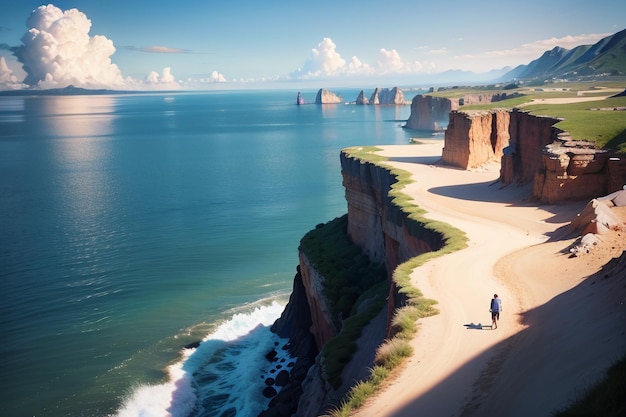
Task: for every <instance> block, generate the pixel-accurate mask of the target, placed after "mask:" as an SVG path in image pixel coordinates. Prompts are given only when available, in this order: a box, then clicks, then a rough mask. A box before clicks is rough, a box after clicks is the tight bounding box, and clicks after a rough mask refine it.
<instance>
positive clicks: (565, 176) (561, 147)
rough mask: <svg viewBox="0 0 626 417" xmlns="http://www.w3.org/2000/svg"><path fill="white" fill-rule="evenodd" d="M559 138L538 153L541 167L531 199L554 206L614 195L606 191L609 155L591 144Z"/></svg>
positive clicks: (535, 179) (536, 174)
mask: <svg viewBox="0 0 626 417" xmlns="http://www.w3.org/2000/svg"><path fill="white" fill-rule="evenodd" d="M565 136H566V135H565ZM562 137H563V136H562V135H559V139H557V140H556V141H554V142H552V143H550V144H548V145H546V146H545V147H544V148H543V149H542V152H540V157H541V159H540V163H541V164H540V166H539V167H537V170H536V171H535V176H534V183H533V196H535V197H536V198H537V199H539V200H541V201H542V202H545V203H558V202H561V201H565V200H585V199H589V198H590V197H593V196H598V195H603V194H606V193H607V192H609V191H614V190H609V189H608V183H609V181H608V179H609V176H608V169H607V163H608V160H609V157H610V153H609V152H608V151H606V150H603V149H597V148H595V146H594V145H593V144H592V143H589V142H585V141H571V140H567V138H566V139H563V138H562ZM625 179H626V178H622V181H623V180H625ZM620 188H621V187H620Z"/></svg>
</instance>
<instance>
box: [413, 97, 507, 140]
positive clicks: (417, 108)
mask: <svg viewBox="0 0 626 417" xmlns="http://www.w3.org/2000/svg"><path fill="white" fill-rule="evenodd" d="M508 97H509V96H508V95H507V94H506V93H501V94H467V95H465V96H463V97H458V98H445V97H435V96H431V95H421V94H419V95H416V96H415V97H413V100H412V101H411V114H410V116H409V118H408V120H407V121H406V124H405V126H404V127H405V128H407V129H414V130H432V131H440V130H444V129H446V128H447V127H448V122H449V121H450V120H449V117H448V116H449V114H450V112H451V111H455V110H459V109H460V108H461V107H463V106H465V105H470V104H484V103H492V102H496V101H500V100H504V99H505V98H508Z"/></svg>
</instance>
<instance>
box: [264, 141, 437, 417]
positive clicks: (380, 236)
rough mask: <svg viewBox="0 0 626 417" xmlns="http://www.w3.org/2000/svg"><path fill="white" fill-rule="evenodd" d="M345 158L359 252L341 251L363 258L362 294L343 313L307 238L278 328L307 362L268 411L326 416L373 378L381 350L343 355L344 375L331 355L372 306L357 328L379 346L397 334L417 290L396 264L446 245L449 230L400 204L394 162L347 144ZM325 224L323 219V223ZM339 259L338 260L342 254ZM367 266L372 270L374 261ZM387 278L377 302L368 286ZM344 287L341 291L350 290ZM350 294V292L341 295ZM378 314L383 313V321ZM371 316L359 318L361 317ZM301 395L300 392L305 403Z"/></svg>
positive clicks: (350, 221) (349, 219)
mask: <svg viewBox="0 0 626 417" xmlns="http://www.w3.org/2000/svg"><path fill="white" fill-rule="evenodd" d="M340 159H341V167H342V176H343V184H344V187H345V190H346V202H347V205H348V214H347V216H345V218H343V219H341V221H342V222H343V224H344V226H342V228H343V229H342V234H343V235H344V236H345V237H346V238H347V239H348V240H349V241H350V242H351V244H352V245H354V247H355V248H357V250H358V253H359V255H357V254H353V255H351V256H345V255H343V254H340V257H341V258H342V259H343V260H344V261H345V258H352V259H353V260H350V259H348V261H347V262H352V263H360V264H361V266H359V267H358V268H357V269H358V271H359V272H357V273H356V274H355V275H356V276H355V280H354V283H353V284H352V285H356V287H355V288H354V289H355V295H356V296H357V299H355V301H354V303H353V307H351V308H350V309H349V310H344V311H343V312H340V313H339V314H338V313H337V312H336V306H334V305H332V303H331V302H330V301H329V297H330V296H331V295H330V294H331V293H332V288H330V287H329V285H330V284H329V282H328V281H329V280H330V278H329V277H328V276H326V274H327V273H328V272H326V273H323V272H321V270H320V269H321V268H320V267H319V266H318V265H317V264H316V262H313V261H311V256H310V255H309V254H308V253H307V250H308V249H306V247H305V246H306V245H303V244H301V248H300V252H299V259H300V264H299V266H298V273H297V274H296V277H295V278H294V290H293V293H292V296H291V298H290V301H289V303H288V305H287V307H286V308H285V311H284V313H283V315H282V316H281V318H280V319H279V320H277V322H276V323H275V324H274V326H273V327H272V330H273V331H274V332H276V333H278V334H279V335H281V336H283V337H289V338H290V342H289V344H288V346H289V349H290V352H291V353H292V355H293V356H297V357H298V361H299V362H300V363H298V364H296V365H295V366H294V367H293V368H292V371H291V375H292V377H291V378H290V383H289V384H288V385H287V386H286V387H285V388H284V389H283V391H281V392H280V393H279V394H278V395H277V396H276V397H275V398H274V399H273V400H272V403H271V407H270V409H269V410H267V411H266V412H264V413H263V414H261V416H263V417H270V416H278V415H291V414H287V413H285V412H286V411H285V410H290V411H289V412H290V413H293V415H295V416H298V417H315V416H318V415H320V413H323V412H326V411H328V410H329V409H331V408H332V407H334V406H337V405H338V404H339V403H340V401H341V400H342V398H343V396H344V395H345V394H346V392H348V391H349V389H350V388H351V387H352V386H353V385H354V384H355V383H356V382H357V381H360V380H364V379H365V378H367V376H368V372H369V369H370V368H371V367H372V366H373V362H374V354H375V349H362V350H360V351H359V352H358V355H357V354H356V352H355V356H354V357H353V356H352V354H351V355H350V356H345V358H343V359H339V362H342V363H343V362H345V363H343V365H342V369H343V370H342V371H341V374H340V376H339V377H337V376H335V377H333V376H332V375H330V374H329V373H332V372H333V371H332V370H330V367H332V366H333V365H329V363H328V361H329V358H330V359H332V360H333V361H337V356H338V355H339V356H341V355H342V353H341V352H339V351H337V348H336V346H337V345H338V343H337V340H338V339H340V338H342V337H345V336H346V334H350V333H355V332H354V329H353V328H350V326H352V324H351V321H354V320H353V319H354V318H355V317H356V316H358V315H360V314H361V315H363V314H364V312H366V311H368V310H369V311H370V312H369V313H368V314H369V315H368V316H367V315H366V316H367V317H368V318H367V320H366V323H364V325H366V326H369V327H367V328H363V329H362V330H358V332H356V333H358V334H361V332H363V333H367V334H368V338H370V339H372V338H373V339H376V340H375V341H374V344H375V345H376V346H378V345H380V344H381V343H382V342H383V341H384V340H385V339H386V338H389V337H392V336H393V335H394V331H393V328H392V324H391V323H392V318H393V315H394V313H395V312H396V311H397V309H398V308H400V307H402V306H405V305H407V299H408V297H410V295H408V293H407V291H402V289H401V285H399V284H398V283H397V282H396V281H395V280H394V279H393V278H392V277H393V276H394V273H395V272H396V269H397V268H398V266H400V265H401V264H403V263H404V262H407V261H408V260H410V259H412V258H415V257H416V256H418V255H420V254H424V253H427V252H433V251H437V250H439V249H441V248H442V247H443V246H444V245H445V244H446V236H445V235H444V234H443V233H441V232H439V231H437V230H435V229H434V228H432V225H430V224H425V223H422V222H420V221H419V220H417V219H415V218H413V217H411V216H410V211H407V210H406V208H404V209H403V207H400V206H399V205H398V202H397V201H396V198H395V197H394V192H393V187H394V184H396V183H397V182H398V179H397V177H396V174H394V173H393V172H391V170H390V169H387V168H385V167H382V166H380V165H377V164H374V163H371V162H366V161H364V160H363V159H361V158H359V157H357V156H353V155H351V154H350V152H349V151H347V150H344V151H343V152H342V153H341V155H340ZM335 222H336V221H335ZM324 227H326V226H325V225H320V226H318V228H317V229H318V230H321V229H323V228H324ZM311 233H315V231H311V232H309V234H311ZM303 240H304V239H303ZM324 246H327V245H324ZM329 256H331V255H329ZM361 257H365V258H366V259H367V260H368V261H369V262H370V265H382V266H383V275H384V277H383V281H379V280H372V279H368V278H366V277H365V275H364V274H365V272H364V271H365V270H364V269H363V268H364V266H363V265H364V264H363V261H362V260H359V258H361ZM331 263H332V264H333V265H335V264H336V263H335V262H334V261H333V262H331ZM336 268H338V269H340V270H341V271H343V272H342V274H343V273H345V272H346V271H347V270H349V269H350V268H349V267H346V266H345V265H344V266H337V267H336ZM366 268H367V269H370V270H371V269H372V266H369V267H366ZM381 284H382V285H383V287H382V289H383V291H382V294H381V296H380V297H379V299H380V300H381V301H380V302H377V301H375V300H376V296H372V295H368V293H370V292H372V290H373V289H374V288H375V287H380V285H381ZM344 290H345V288H344V289H341V290H340V291H341V292H342V293H344ZM405 290H406V289H405ZM379 292H380V291H379ZM345 296H346V294H345V293H344V295H342V296H341V297H343V298H345ZM340 304H341V302H340ZM374 317H378V319H377V320H376V321H375V322H374V320H373V318H374ZM363 320H364V319H363V318H359V319H357V320H356V321H363ZM367 322H369V323H370V324H369V325H368V324H367ZM350 337H352V336H350ZM341 343H343V342H341ZM351 343H354V341H351ZM331 345H332V347H330V346H331ZM344 349H345V348H341V350H344ZM354 349H355V350H356V346H355V347H354ZM335 366H336V365H335ZM305 374H306V377H304V378H303V377H302V376H303V375H305ZM296 398H299V400H298V404H297V406H296V405H295V399H296ZM278 410H282V411H280V412H279V411H278ZM281 412H283V413H285V414H281Z"/></svg>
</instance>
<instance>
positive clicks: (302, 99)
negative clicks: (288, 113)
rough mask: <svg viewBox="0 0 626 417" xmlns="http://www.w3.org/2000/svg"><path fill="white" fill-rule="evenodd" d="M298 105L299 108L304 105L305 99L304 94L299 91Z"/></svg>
mask: <svg viewBox="0 0 626 417" xmlns="http://www.w3.org/2000/svg"><path fill="white" fill-rule="evenodd" d="M296 104H297V105H299V106H300V105H302V104H304V98H303V97H302V94H300V92H299V91H298V96H297V97H296Z"/></svg>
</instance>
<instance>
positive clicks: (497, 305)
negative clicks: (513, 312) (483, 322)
mask: <svg viewBox="0 0 626 417" xmlns="http://www.w3.org/2000/svg"><path fill="white" fill-rule="evenodd" d="M491 311H495V312H500V311H502V300H500V299H499V298H494V299H492V300H491Z"/></svg>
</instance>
